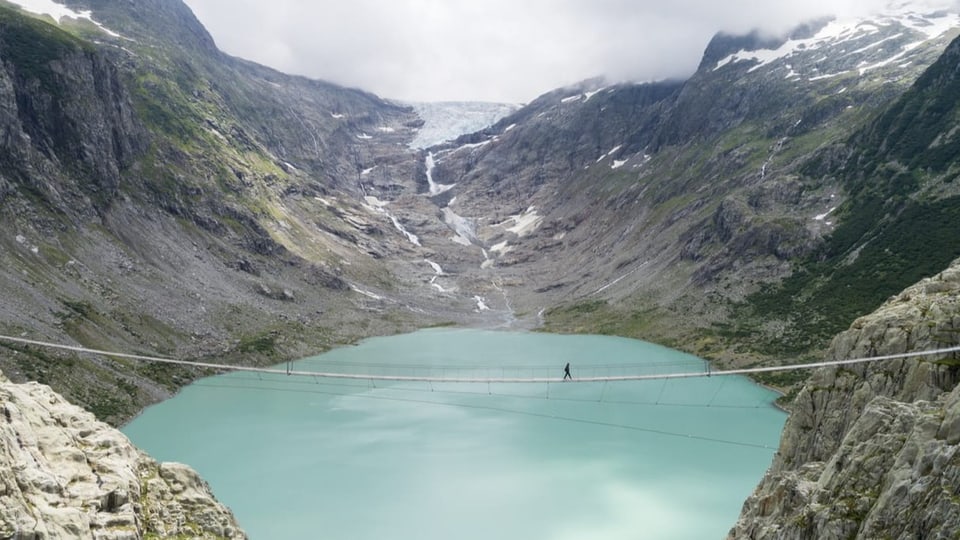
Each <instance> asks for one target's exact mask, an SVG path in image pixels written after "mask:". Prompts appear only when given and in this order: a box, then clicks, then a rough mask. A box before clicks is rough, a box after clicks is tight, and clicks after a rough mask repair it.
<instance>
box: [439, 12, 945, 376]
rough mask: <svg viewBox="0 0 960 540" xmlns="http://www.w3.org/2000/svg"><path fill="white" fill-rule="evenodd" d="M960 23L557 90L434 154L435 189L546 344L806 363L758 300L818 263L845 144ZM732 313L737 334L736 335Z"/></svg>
mask: <svg viewBox="0 0 960 540" xmlns="http://www.w3.org/2000/svg"><path fill="white" fill-rule="evenodd" d="M956 25H957V17H956V16H955V15H950V14H945V13H934V14H927V15H921V14H918V13H913V12H909V11H900V12H893V13H891V14H890V15H889V16H885V17H879V18H876V19H873V20H870V21H865V20H854V21H836V20H824V21H819V22H817V23H814V24H811V25H808V26H806V27H803V28H801V29H798V30H797V31H796V32H794V33H793V34H791V35H790V36H787V37H785V38H782V39H779V40H772V41H771V40H769V39H766V40H764V39H761V38H759V37H758V36H756V35H754V36H747V37H740V38H736V37H731V36H725V35H720V36H717V37H716V38H715V39H714V40H713V42H712V43H711V44H710V45H709V47H708V48H707V51H706V52H705V54H704V58H703V61H702V63H701V66H700V69H699V70H698V72H697V73H696V74H695V75H694V76H693V77H692V78H691V79H689V80H687V81H684V82H661V83H654V84H647V85H617V86H611V87H601V86H598V85H597V84H596V83H588V85H587V86H585V87H583V88H570V89H564V90H558V91H557V92H555V93H552V94H548V95H546V96H544V97H542V98H541V99H539V100H537V101H535V102H533V103H531V104H530V105H529V106H528V107H526V108H524V109H522V110H521V111H518V113H516V114H515V115H513V116H511V117H508V118H506V119H504V120H503V121H501V122H500V123H498V124H497V125H496V126H494V127H493V128H491V129H490V130H488V131H486V132H484V133H480V134H477V135H474V136H471V137H469V138H463V139H461V140H460V141H458V144H454V145H447V146H444V147H438V148H436V149H433V153H434V154H435V161H436V169H435V170H434V171H433V177H434V179H436V180H437V182H439V183H441V184H447V185H452V184H456V187H455V188H453V189H450V190H449V191H446V192H445V193H443V195H442V197H443V198H445V199H440V198H438V199H437V200H438V202H439V204H446V203H447V202H450V201H452V202H451V203H450V204H449V206H448V208H449V209H448V210H447V209H445V211H447V212H449V213H450V214H453V215H457V216H461V217H462V218H464V219H465V220H467V221H470V222H473V223H474V224H475V225H476V227H475V229H476V233H475V238H476V241H475V242H474V243H475V244H477V245H480V246H482V247H483V248H484V249H485V250H486V253H487V254H488V255H490V257H491V262H489V263H485V264H486V265H488V266H492V267H493V268H496V269H497V271H498V275H499V276H501V279H502V282H503V283H505V284H510V288H509V289H508V292H509V294H510V295H511V298H512V300H513V306H514V308H515V309H516V310H517V311H518V312H524V313H527V314H534V313H538V312H540V311H541V310H544V309H546V310H547V311H545V314H546V320H547V325H548V327H549V328H554V329H563V330H571V329H574V330H575V329H589V330H591V331H603V332H613V333H619V334H627V335H634V336H640V337H646V338H651V339H655V340H658V341H661V342H668V343H673V344H676V345H678V346H682V347H685V348H688V349H694V350H696V351H697V352H699V353H701V354H707V355H710V356H713V357H715V358H728V359H733V360H737V361H738V362H750V361H753V359H756V358H757V357H758V355H760V356H766V355H775V356H780V355H783V354H785V353H787V354H791V355H796V354H798V353H805V352H807V351H810V350H811V348H814V349H815V348H817V347H818V346H819V345H821V344H822V343H823V340H824V339H825V338H826V337H828V336H826V335H820V334H817V335H811V334H810V332H809V331H808V330H809V329H805V328H801V329H799V330H798V329H797V321H795V320H793V318H792V317H791V316H790V315H789V314H783V313H781V314H779V316H771V312H770V310H767V311H763V312H762V314H761V312H760V310H757V309H754V308H755V304H759V303H761V300H762V299H759V298H758V297H756V296H751V295H752V294H753V293H756V292H757V291H759V290H760V289H761V286H762V285H763V284H765V283H776V282H778V281H779V280H780V279H782V278H783V277H785V276H788V275H790V274H791V272H792V270H793V266H794V264H795V263H796V262H798V261H803V260H806V259H808V258H813V259H816V258H818V257H820V255H819V254H820V253H821V250H822V249H823V246H824V238H825V237H829V235H831V234H832V233H833V232H834V229H835V227H836V221H835V220H834V218H833V216H832V214H831V211H832V209H834V208H836V207H837V206H839V205H840V204H841V202H842V201H843V200H845V198H846V197H847V196H848V192H847V189H848V186H847V184H846V183H845V182H844V181H843V180H842V178H841V177H840V173H839V170H840V169H839V167H841V166H842V164H843V163H844V159H843V158H844V156H845V155H847V153H849V152H850V150H847V149H846V148H847V147H846V145H845V143H846V141H847V139H848V138H849V137H851V136H852V135H853V134H854V133H855V131H856V128H857V127H858V126H860V125H863V124H864V122H866V121H868V120H869V119H870V118H871V116H872V115H874V114H876V112H877V111H879V110H882V109H883V107H885V106H886V105H887V104H889V103H891V102H892V101H893V100H894V99H895V98H896V97H897V96H899V95H900V94H901V93H902V92H903V91H904V90H906V89H907V88H908V87H909V86H910V84H912V83H913V81H914V80H915V79H916V77H918V76H919V75H920V74H921V73H922V72H923V69H924V68H925V67H926V66H929V65H930V64H931V63H932V62H933V61H934V60H935V59H936V58H937V56H938V55H939V54H940V53H941V52H942V51H943V50H944V48H945V47H946V45H947V44H948V42H949V40H950V39H951V38H952V37H953V36H955V35H956V30H955V28H956ZM811 156H815V157H814V158H812V159H811ZM504 200H506V201H508V203H507V205H505V204H504V202H503V201H504ZM521 223H524V224H526V225H528V226H526V227H521V226H520V224H521ZM512 228H515V230H513V231H511V230H510V229H512ZM956 255H960V253H954V254H953V256H956ZM560 261H562V263H561V262H560ZM479 262H482V260H481V261H479ZM558 263H559V264H558ZM944 264H945V262H944ZM933 271H936V270H933ZM898 283H899V286H900V288H902V287H904V286H906V285H907V284H909V283H910V281H900V282H898ZM896 290H899V289H894V291H896ZM745 300H747V301H748V303H747V304H746V306H741V305H740V303H741V302H743V301H745ZM879 301H880V300H877V302H879ZM558 304H559V305H561V306H563V307H560V308H557V307H556V306H557V305H558ZM875 305H876V304H874V306H875ZM861 307H862V308H863V310H869V309H871V308H872V307H873V306H870V305H863V306H861ZM734 310H738V311H737V312H736V313H737V315H738V318H741V317H742V318H743V321H744V322H743V323H742V324H739V325H738V326H727V325H728V323H729V321H730V320H731V317H732V315H733V314H734ZM863 310H862V311H860V312H857V313H852V314H850V313H845V314H843V315H844V316H846V317H848V318H847V319H846V323H847V324H848V323H849V321H850V320H852V318H853V317H855V316H856V315H858V314H859V313H862V312H863ZM841 319H842V318H841ZM745 338H748V339H745ZM788 339H789V341H787V340H788ZM737 348H742V350H740V351H737V350H736V349H737Z"/></svg>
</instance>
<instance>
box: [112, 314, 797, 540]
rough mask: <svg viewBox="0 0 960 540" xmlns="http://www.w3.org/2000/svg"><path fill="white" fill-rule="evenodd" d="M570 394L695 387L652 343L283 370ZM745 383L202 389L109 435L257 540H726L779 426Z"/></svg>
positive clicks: (380, 356)
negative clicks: (176, 473)
mask: <svg viewBox="0 0 960 540" xmlns="http://www.w3.org/2000/svg"><path fill="white" fill-rule="evenodd" d="M567 362H570V364H571V372H572V375H573V377H574V378H580V377H591V376H606V375H621V374H628V373H676V372H688V371H702V370H703V368H704V363H703V361H702V360H700V359H698V358H696V357H693V356H690V355H687V354H684V353H680V352H677V351H674V350H671V349H667V348H663V347H660V346H657V345H653V344H650V343H646V342H642V341H636V340H630V339H623V338H615V337H601V336H559V335H550V334H537V333H511V332H494V331H483V330H459V329H434V330H426V331H420V332H416V333H413V334H407V335H400V336H393V337H386V338H375V339H369V340H366V341H363V342H361V343H359V344H358V345H356V346H350V347H345V348H341V349H336V350H333V351H330V352H328V353H325V354H323V355H320V356H316V357H312V358H306V359H303V360H300V361H297V362H295V363H293V365H292V369H294V370H304V371H321V372H332V371H337V372H343V373H367V374H395V375H411V376H448V377H450V376H463V377H466V376H476V377H552V376H556V377H559V376H562V374H563V366H564V364H566V363H567ZM775 398H776V395H775V394H774V393H773V392H770V391H768V390H766V389H764V388H762V387H759V386H757V385H755V384H753V383H752V382H750V381H749V380H747V379H745V378H739V377H726V376H725V377H710V378H691V379H676V380H662V379H661V380H650V381H634V382H607V383H585V382H581V383H577V382H572V383H571V382H564V383H549V384H547V383H536V384H533V383H509V384H508V383H495V384H483V383H480V384H477V383H457V384H454V383H423V382H403V383H397V382H376V383H371V382H369V381H359V380H358V381H348V380H335V379H326V378H315V377H300V376H286V375H261V376H258V375H256V374H250V373H232V374H227V375H220V376H216V377H210V378H206V379H202V380H200V381H197V382H196V383H194V384H192V385H191V386H189V387H187V388H184V389H183V391H182V392H180V393H179V394H178V395H177V396H176V397H174V398H173V399H170V400H168V401H166V402H163V403H160V404H158V405H155V406H153V407H150V408H148V409H147V410H145V411H144V412H143V414H142V415H140V416H139V417H138V418H136V419H135V420H134V421H132V422H131V423H130V424H128V425H127V426H126V427H125V428H124V430H123V431H124V432H125V433H126V434H127V435H128V436H129V437H130V439H132V440H133V442H134V443H136V444H137V445H138V446H140V447H141V448H143V449H145V450H146V451H147V452H149V453H150V454H151V455H153V456H154V457H155V458H157V459H159V460H163V461H179V462H183V463H187V464H189V465H191V466H192V467H194V468H195V469H196V470H197V471H199V472H200V474H201V475H202V476H203V477H204V478H205V479H206V480H207V481H208V482H209V483H210V485H211V487H212V488H213V491H214V493H215V494H216V496H217V497H218V498H219V499H220V500H221V501H222V502H224V503H225V504H227V505H228V506H229V507H230V508H232V509H233V511H234V513H235V515H236V516H237V519H238V520H239V522H240V525H241V526H242V527H243V528H244V529H245V530H246V531H247V533H248V534H249V535H250V537H251V538H253V539H255V540H284V539H289V540H293V539H297V540H302V539H334V540H374V539H376V540H382V539H411V540H413V539H416V540H441V539H443V540H449V539H457V540H492V539H497V540H531V539H537V540H574V539H590V540H626V539H655V540H671V539H676V540H680V539H685V540H686V539H689V540H694V539H695V540H703V539H710V538H716V539H722V538H724V537H725V535H726V533H727V531H728V530H729V529H730V527H731V526H732V525H733V524H734V522H735V521H736V518H737V516H738V514H739V511H740V507H741V505H742V504H743V501H744V499H745V498H746V497H747V496H748V495H749V494H750V492H751V491H752V490H753V488H754V486H755V485H756V484H757V483H758V482H759V480H760V478H761V477H762V475H763V473H764V472H765V471H766V469H767V467H768V466H769V465H770V462H771V460H772V458H773V454H774V452H775V448H776V446H777V444H778V442H779V437H780V432H781V429H782V427H783V423H784V420H785V415H784V414H783V413H782V412H780V411H779V410H777V409H776V408H775V407H773V406H772V401H773V399H775Z"/></svg>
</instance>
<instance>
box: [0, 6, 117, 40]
mask: <svg viewBox="0 0 960 540" xmlns="http://www.w3.org/2000/svg"><path fill="white" fill-rule="evenodd" d="M9 1H10V3H12V4H16V5H18V6H20V8H21V9H23V10H24V11H27V12H30V13H33V14H36V15H49V16H50V17H52V18H53V20H55V21H57V24H60V22H61V21H62V20H63V19H64V18H67V19H73V20H85V21H89V22H90V23H92V24H93V25H94V26H96V27H97V28H99V29H100V30H102V31H103V32H104V33H106V34H108V35H110V36H113V37H120V34H118V33H116V32H114V31H113V30H110V29H109V28H107V27H106V26H104V25H102V24H100V23H98V22H97V21H95V20H93V12H92V11H90V10H89V9H86V10H83V11H74V10H72V9H70V8H69V7H67V6H65V5H63V4H58V3H56V2H54V1H53V0H9Z"/></svg>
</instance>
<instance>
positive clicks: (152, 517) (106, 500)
mask: <svg viewBox="0 0 960 540" xmlns="http://www.w3.org/2000/svg"><path fill="white" fill-rule="evenodd" d="M0 410H2V415H0V462H2V463H3V466H2V467H0V538H14V539H18V540H19V539H24V540H26V539H31V540H33V539H37V540H39V539H50V540H53V539H97V540H100V539H104V540H106V539H110V540H139V539H149V538H173V537H175V538H209V539H226V538H230V539H242V538H246V535H245V534H244V533H243V532H242V530H241V529H240V528H239V526H238V525H237V523H236V521H235V520H234V518H233V515H232V514H231V512H230V510H228V509H227V508H226V507H224V506H222V505H221V504H220V503H218V502H217V501H216V500H215V499H214V497H213V495H212V494H211V492H210V489H209V487H208V486H207V484H206V483H205V482H204V481H203V480H202V479H201V478H200V477H199V476H198V475H197V473H196V472H194V471H193V470H192V469H190V468H189V467H187V466H185V465H182V464H179V463H158V462H156V461H154V460H153V459H152V458H150V457H149V456H147V455H146V454H144V453H143V452H142V451H140V450H138V449H137V448H136V447H135V446H133V444H131V443H130V441H129V440H128V439H127V438H126V437H125V436H124V435H123V434H122V433H120V432H119V431H117V430H116V429H114V428H111V427H110V426H108V425H107V424H104V423H103V422H99V421H97V420H96V419H95V418H94V416H93V415H92V414H90V413H89V412H86V411H84V410H83V409H81V408H79V407H77V406H75V405H72V404H70V403H68V402H67V401H66V400H64V399H63V398H62V397H60V396H59V395H58V394H56V393H55V392H53V391H52V390H51V389H50V388H49V387H47V386H44V385H40V384H37V383H28V384H20V385H18V384H13V383H10V382H9V381H8V380H7V379H5V378H3V376H2V375H0Z"/></svg>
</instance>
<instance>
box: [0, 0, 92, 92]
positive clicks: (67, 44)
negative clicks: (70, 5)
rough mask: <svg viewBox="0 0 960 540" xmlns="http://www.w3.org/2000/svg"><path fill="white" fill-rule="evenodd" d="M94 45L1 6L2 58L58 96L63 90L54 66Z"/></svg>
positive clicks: (20, 74) (0, 53) (0, 49)
mask: <svg viewBox="0 0 960 540" xmlns="http://www.w3.org/2000/svg"><path fill="white" fill-rule="evenodd" d="M92 50H93V46H92V45H90V44H89V43H87V42H85V41H83V40H81V39H78V38H76V37H74V36H72V35H70V34H69V33H67V32H65V31H63V30H61V29H60V28H58V27H57V26H55V25H53V24H49V23H47V22H44V21H42V20H39V19H36V18H33V17H30V16H27V15H24V14H22V13H21V12H20V11H19V10H15V9H11V8H9V7H4V6H2V5H0V57H2V58H3V59H4V61H5V62H8V63H9V64H10V65H12V66H14V68H15V69H16V72H17V74H18V75H19V76H21V77H23V78H24V79H28V80H29V79H36V80H37V81H39V82H40V85H41V87H42V88H43V89H44V90H46V91H47V92H50V93H52V94H54V95H61V94H62V93H63V90H62V89H61V87H60V83H59V82H58V75H57V74H56V72H55V71H54V70H53V68H52V66H51V63H52V62H53V61H54V60H58V59H60V58H63V57H65V56H67V55H69V54H73V53H77V52H81V51H84V52H90V51H92Z"/></svg>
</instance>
